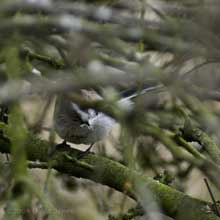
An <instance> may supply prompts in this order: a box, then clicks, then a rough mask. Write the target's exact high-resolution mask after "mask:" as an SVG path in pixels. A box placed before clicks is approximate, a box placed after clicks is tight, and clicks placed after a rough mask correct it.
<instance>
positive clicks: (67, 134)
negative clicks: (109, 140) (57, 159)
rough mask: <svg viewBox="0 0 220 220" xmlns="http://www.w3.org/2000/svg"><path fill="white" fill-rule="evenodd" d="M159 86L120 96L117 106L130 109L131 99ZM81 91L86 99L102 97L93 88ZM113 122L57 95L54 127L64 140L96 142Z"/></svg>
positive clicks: (105, 134) (108, 129) (107, 117)
mask: <svg viewBox="0 0 220 220" xmlns="http://www.w3.org/2000/svg"><path fill="white" fill-rule="evenodd" d="M160 88H161V86H160V85H159V86H153V87H149V88H147V89H144V90H143V91H141V92H140V93H134V94H132V95H131V96H129V97H126V98H122V99H121V100H119V101H118V106H119V107H120V108H121V109H123V110H127V111H130V110H132V109H133V105H134V103H133V102H132V101H131V99H133V98H135V97H136V96H138V95H143V94H145V93H146V92H149V91H152V90H155V89H160ZM81 92H82V95H83V97H84V98H85V99H87V100H99V99H102V98H101V96H99V95H98V94H97V93H96V92H95V91H94V90H91V91H87V90H81ZM115 123H116V121H115V120H114V119H113V118H112V117H110V116H108V115H106V114H105V113H102V112H96V111H95V110H93V109H87V110H82V109H80V107H79V106H78V105H77V104H75V103H73V102H71V101H70V100H69V99H67V98H66V97H65V96H64V95H59V96H58V97H57V100H56V105H55V111H54V128H55V130H56V132H57V134H58V135H59V136H60V137H61V138H63V139H64V140H65V141H68V142H71V143H75V144H93V143H96V142H98V141H101V140H103V139H104V138H105V137H106V136H107V135H108V133H109V131H111V129H112V127H113V126H114V124H115Z"/></svg>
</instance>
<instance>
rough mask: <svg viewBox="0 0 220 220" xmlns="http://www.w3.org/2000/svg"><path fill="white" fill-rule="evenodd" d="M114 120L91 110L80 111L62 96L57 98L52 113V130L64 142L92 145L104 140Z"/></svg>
mask: <svg viewBox="0 0 220 220" xmlns="http://www.w3.org/2000/svg"><path fill="white" fill-rule="evenodd" d="M114 124H115V120H114V119H113V118H111V117H109V116H107V115H106V114H104V113H102V112H98V113H96V112H95V111H94V110H92V109H88V110H87V112H86V111H82V110H81V109H80V108H79V107H78V105H76V104H75V103H72V102H71V101H69V100H68V99H67V98H65V97H64V96H58V97H57V100H56V105H55V112H54V128H55V130H56V132H57V134H58V135H59V136H60V137H61V138H63V139H64V140H65V141H68V142H71V143H75V144H93V143H95V142H97V141H100V140H102V139H104V138H105V137H106V136H107V135H108V133H109V131H110V130H111V128H112V126H113V125H114Z"/></svg>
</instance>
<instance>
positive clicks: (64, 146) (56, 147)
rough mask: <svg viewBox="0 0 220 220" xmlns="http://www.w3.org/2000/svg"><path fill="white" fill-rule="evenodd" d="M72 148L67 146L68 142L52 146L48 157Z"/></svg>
mask: <svg viewBox="0 0 220 220" xmlns="http://www.w3.org/2000/svg"><path fill="white" fill-rule="evenodd" d="M70 148H71V147H70V145H69V144H67V143H66V141H63V142H62V143H60V144H57V145H54V146H52V147H51V148H50V149H49V151H48V156H49V157H52V156H53V155H54V154H55V153H56V152H57V151H60V150H62V151H68V150H69V149H70Z"/></svg>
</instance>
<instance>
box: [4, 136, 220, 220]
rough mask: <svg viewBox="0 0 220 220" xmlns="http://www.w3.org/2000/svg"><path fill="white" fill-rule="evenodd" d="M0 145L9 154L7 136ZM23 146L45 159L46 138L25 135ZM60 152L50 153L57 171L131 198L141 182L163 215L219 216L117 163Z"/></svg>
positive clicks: (31, 156)
mask: <svg viewBox="0 0 220 220" xmlns="http://www.w3.org/2000/svg"><path fill="white" fill-rule="evenodd" d="M0 146H1V148H0V151H1V152H2V153H10V142H9V141H8V140H7V138H5V137H1V138H0ZM26 146H27V147H26V152H27V157H28V159H29V160H31V161H36V160H39V161H42V162H47V161H48V149H49V148H50V145H49V143H48V142H47V141H44V140H40V139H38V138H36V137H34V136H32V135H29V137H28V140H27V144H26ZM64 151H65V152H66V153H68V155H69V156H71V157H72V158H76V156H77V154H78V153H79V152H80V151H78V150H76V149H68V150H67V151H66V150H64ZM64 151H63V149H62V151H59V152H58V153H57V154H56V155H55V156H54V163H53V168H54V169H56V170H57V171H59V172H62V173H67V174H69V175H73V176H76V177H80V178H86V179H90V180H93V181H95V182H98V183H101V184H103V185H107V186H109V187H111V188H114V189H116V190H118V191H120V192H122V193H125V194H127V195H128V196H130V197H131V198H134V199H136V197H137V196H138V195H137V191H138V190H137V189H136V185H137V184H141V185H145V186H146V187H148V189H149V190H151V191H152V192H153V194H154V196H155V199H156V200H157V201H158V202H159V203H160V205H161V207H162V208H163V210H164V211H165V212H166V213H167V215H169V216H171V217H174V218H175V219H185V218H186V217H187V218H188V219H192V220H203V219H209V220H216V219H219V218H218V217H217V216H216V215H215V214H214V213H213V212H211V211H210V210H208V207H209V205H210V204H209V203H206V202H204V201H200V200H197V199H194V198H191V197H189V196H187V195H185V194H183V193H182V192H179V191H177V190H175V189H173V188H171V187H168V186H166V185H164V184H161V183H159V182H158V181H155V180H153V179H152V178H150V177H147V176H145V175H141V174H140V173H138V172H136V171H134V170H130V169H129V168H127V167H125V166H124V165H122V164H120V163H118V162H115V161H113V160H110V159H108V158H105V157H102V156H98V155H95V154H89V155H86V156H85V157H84V158H83V159H81V160H80V161H79V163H78V162H77V160H76V159H73V160H72V161H70V160H67V158H66V157H64V156H63V155H64V154H63V153H64ZM74 161H75V162H74ZM82 163H85V164H89V165H90V166H89V167H90V169H88V168H87V167H86V166H81V164H82Z"/></svg>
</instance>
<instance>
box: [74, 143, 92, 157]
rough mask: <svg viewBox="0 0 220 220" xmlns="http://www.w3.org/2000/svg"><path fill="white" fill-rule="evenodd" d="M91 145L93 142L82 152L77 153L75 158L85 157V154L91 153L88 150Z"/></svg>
mask: <svg viewBox="0 0 220 220" xmlns="http://www.w3.org/2000/svg"><path fill="white" fill-rule="evenodd" d="M92 147H93V144H91V145H90V146H89V147H88V148H87V149H86V150H85V151H83V152H80V153H79V154H78V155H77V159H78V160H79V159H82V158H83V157H85V156H86V155H88V154H89V153H92V152H90V150H91V149H92Z"/></svg>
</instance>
